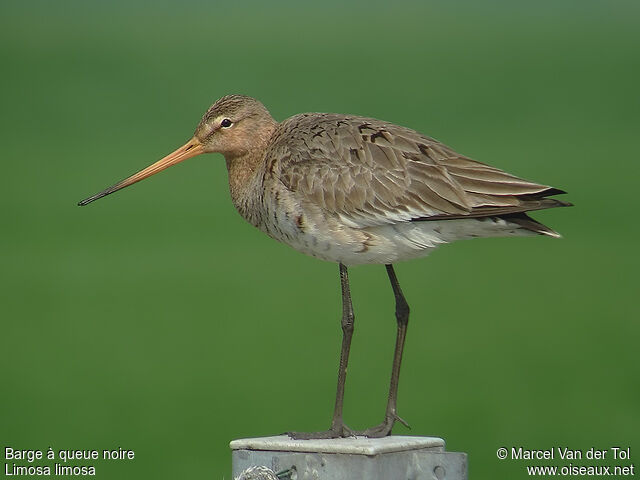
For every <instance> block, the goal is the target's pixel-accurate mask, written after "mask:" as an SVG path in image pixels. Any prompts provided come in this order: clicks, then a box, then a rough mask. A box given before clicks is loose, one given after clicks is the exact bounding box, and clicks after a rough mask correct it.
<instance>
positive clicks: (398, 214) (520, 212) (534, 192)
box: [267, 114, 569, 233]
mask: <svg viewBox="0 0 640 480" xmlns="http://www.w3.org/2000/svg"><path fill="white" fill-rule="evenodd" d="M269 158H271V159H277V160H278V161H277V162H275V163H272V167H271V168H272V170H275V171H273V172H272V173H273V174H275V175H277V176H278V177H279V179H280V181H282V182H283V183H284V184H285V186H287V187H288V188H289V189H291V190H293V191H296V192H298V193H300V194H302V195H303V196H304V197H305V198H306V199H307V201H309V202H313V203H315V204H317V205H319V206H320V207H321V208H323V209H324V210H325V211H328V212H332V213H334V214H336V215H339V216H340V217H341V218H342V219H343V220H346V221H348V222H351V223H353V224H356V225H358V226H361V227H367V226H374V225H381V224H390V223H396V222H400V221H428V220H446V219H459V218H477V217H494V216H509V217H510V218H513V219H517V220H518V221H517V222H516V223H520V224H521V226H522V227H523V228H527V229H530V230H534V231H538V232H539V233H549V232H553V231H552V230H550V229H548V228H547V227H544V226H543V225H541V224H539V223H537V222H535V221H534V220H532V219H529V217H526V215H524V212H527V211H531V210H539V209H545V208H552V207H559V206H566V205H569V204H568V203H565V202H562V201H559V200H555V199H550V198H546V197H547V196H550V195H556V194H559V193H564V192H563V191H561V190H558V189H555V188H552V187H549V186H547V185H542V184H538V183H534V182H530V181H527V180H524V179H521V178H518V177H516V176H514V175H511V174H508V173H506V172H504V171H502V170H500V169H497V168H495V167H492V166H489V165H486V164H484V163H480V162H477V161H475V160H472V159H470V158H468V157H465V156H463V155H460V154H458V153H456V152H455V151H453V150H452V149H451V148H449V147H447V146H446V145H444V144H442V143H440V142H438V141H437V140H434V139H433V138H430V137H427V136H424V135H421V134H420V133H418V132H416V131H413V130H411V129H408V128H404V127H400V126H397V125H393V124H390V123H386V122H383V121H380V120H376V119H372V118H363V117H356V116H345V115H337V114H302V115H296V116H294V117H291V118H289V119H288V120H286V121H285V122H283V123H282V124H281V125H280V126H279V128H278V129H277V130H276V133H275V136H274V139H273V141H272V142H271V145H270V147H269V149H268V150H267V161H269Z"/></svg>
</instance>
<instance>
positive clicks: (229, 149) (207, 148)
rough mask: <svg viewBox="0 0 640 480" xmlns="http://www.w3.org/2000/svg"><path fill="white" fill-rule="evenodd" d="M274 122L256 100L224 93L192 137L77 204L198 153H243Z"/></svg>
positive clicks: (255, 144) (267, 134)
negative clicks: (135, 171) (152, 162)
mask: <svg viewBox="0 0 640 480" xmlns="http://www.w3.org/2000/svg"><path fill="white" fill-rule="evenodd" d="M275 125H276V122H275V120H274V119H273V118H272V117H271V114H269V111H268V110H267V109H266V108H265V107H264V105H262V103H260V102H259V101H258V100H255V99H254V98H251V97H247V96H244V95H227V96H224V97H222V98H220V99H219V100H218V101H216V103H214V104H213V105H212V106H211V107H210V108H209V110H207V112H206V113H205V114H204V116H203V117H202V120H200V123H199V124H198V127H197V128H196V131H195V134H194V136H193V138H192V139H191V140H189V141H188V142H187V143H185V144H184V145H183V146H182V147H180V148H178V149H177V150H176V151H174V152H172V153H170V154H169V155H167V156H166V157H164V158H162V159H160V160H158V161H157V162H156V163H154V164H152V165H149V166H148V167H147V168H144V169H143V170H140V171H139V172H137V173H134V174H133V175H131V176H130V177H127V178H125V179H124V180H121V181H120V182H118V183H116V184H115V185H112V186H111V187H109V188H106V189H104V190H102V191H101V192H99V193H96V194H95V195H93V196H91V197H89V198H86V199H84V200H82V201H81V202H79V203H78V205H80V206H84V205H87V204H89V203H91V202H93V201H94V200H97V199H99V198H102V197H104V196H106V195H109V194H111V193H113V192H116V191H118V190H121V189H123V188H125V187H128V186H129V185H133V184H134V183H136V182H139V181H140V180H143V179H145V178H147V177H150V176H151V175H153V174H155V173H158V172H160V171H162V170H164V169H165V168H168V167H170V166H172V165H176V164H177V163H180V162H182V161H183V160H186V159H187V158H191V157H195V156H196V155H200V154H201V153H222V154H223V155H224V156H225V157H226V158H227V159H233V158H235V157H240V156H243V155H246V154H247V153H249V152H251V151H252V150H254V149H255V148H259V147H261V146H262V145H264V142H265V141H266V140H267V139H268V138H269V137H270V135H271V133H272V132H273V129H274V128H275Z"/></svg>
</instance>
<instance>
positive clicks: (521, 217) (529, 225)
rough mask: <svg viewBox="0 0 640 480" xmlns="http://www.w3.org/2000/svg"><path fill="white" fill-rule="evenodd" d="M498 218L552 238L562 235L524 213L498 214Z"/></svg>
mask: <svg viewBox="0 0 640 480" xmlns="http://www.w3.org/2000/svg"><path fill="white" fill-rule="evenodd" d="M562 203H565V202H562ZM558 206H560V205H558ZM562 206H568V205H562ZM500 218H503V219H504V220H506V221H508V222H510V223H515V224H517V225H520V227H521V228H524V229H525V230H529V231H531V232H535V233H539V234H540V235H547V236H549V237H554V238H561V237H562V235H560V234H559V233H558V232H556V231H555V230H552V229H551V228H549V227H547V226H546V225H543V224H542V223H540V222H538V221H537V220H534V219H533V218H531V217H530V216H529V215H527V214H526V213H512V214H510V215H500Z"/></svg>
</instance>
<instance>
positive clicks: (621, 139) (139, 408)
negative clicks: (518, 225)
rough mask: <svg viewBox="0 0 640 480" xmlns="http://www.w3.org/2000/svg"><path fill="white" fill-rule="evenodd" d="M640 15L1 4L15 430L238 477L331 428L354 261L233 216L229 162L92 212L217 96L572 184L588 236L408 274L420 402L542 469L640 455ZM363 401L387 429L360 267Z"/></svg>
mask: <svg viewBox="0 0 640 480" xmlns="http://www.w3.org/2000/svg"><path fill="white" fill-rule="evenodd" d="M639 14H640V4H638V2H633V1H612V2H595V1H542V2H534V3H530V2H508V1H506V0H505V1H489V2H472V1H463V2H393V4H391V3H388V2H378V1H370V2H354V3H349V4H343V3H341V2H337V1H325V2H321V3H315V4H313V5H312V4H306V3H301V2H300V3H293V2H284V1H276V2H268V3H266V2H257V1H245V2H226V3H223V2H205V1H196V0H191V1H186V2H181V3H179V4H178V2H168V1H164V2H137V1H134V2H124V1H117V2H115V1H113V2H103V3H98V2H81V1H64V2H45V1H41V2H34V1H23V2H19V1H4V2H2V4H1V5H0V27H1V28H0V60H1V64H2V75H0V86H1V88H0V95H1V96H2V115H1V116H0V122H1V125H0V136H1V140H2V143H1V145H2V152H3V153H2V189H1V190H0V200H1V203H0V205H1V208H2V227H1V228H2V230H1V232H2V234H1V235H0V242H1V243H0V246H1V247H2V248H1V249H0V300H1V302H2V313H1V315H2V322H1V332H2V333H1V342H2V343H1V345H2V348H1V354H0V355H1V356H0V359H1V360H2V367H3V374H2V382H1V387H0V388H1V389H2V395H1V402H2V403H1V413H0V415H1V416H0V425H1V427H0V442H2V444H3V446H4V445H7V446H13V447H14V448H39V449H46V448H47V447H48V446H52V447H53V448H54V449H60V448H82V449H89V448H96V449H107V448H116V447H118V446H121V447H123V448H129V449H133V450H135V452H136V459H135V460H134V461H132V462H129V463H127V464H122V463H107V462H100V463H99V464H98V465H97V472H98V477H99V478H122V479H129V478H131V479H133V478H136V479H140V478H229V474H230V453H229V450H228V447H227V444H228V442H229V440H231V439H233V438H239V437H247V436H262V435H270V434H277V433H280V432H283V431H286V430H293V429H295V430H316V429H322V428H326V427H327V426H328V424H329V420H330V415H331V411H332V406H333V396H334V389H335V373H336V369H337V358H338V352H339V346H340V334H341V332H340V328H339V316H340V312H341V309H340V293H339V282H338V269H337V266H335V265H332V264H328V263H323V262H320V261H317V260H315V259H312V258H308V257H305V256H303V255H301V254H298V253H296V252H294V251H293V250H291V249H289V248H288V247H286V246H284V245H280V244H278V243H276V242H274V241H273V240H271V239H269V238H267V237H266V236H264V235H263V234H262V233H260V232H259V231H257V230H255V229H253V227H251V226H250V225H248V224H246V223H245V222H244V220H242V219H241V218H240V216H239V215H238V214H237V213H236V212H235V211H234V209H233V206H232V205H231V202H230V200H229V198H228V197H229V195H228V191H227V185H226V181H227V180H226V170H225V167H224V161H223V159H222V157H221V156H216V155H207V156H202V157H198V158H196V159H193V160H190V161H189V162H186V163H184V164H182V165H180V166H178V167H175V168H173V169H171V170H169V171H168V172H165V173H163V174H161V175H158V176H157V177H154V178H153V179H150V180H148V181H145V182H143V183H141V184H138V185H136V186H135V187H132V188H130V189H127V190H125V191H123V192H120V193H118V194H116V195H114V196H112V197H109V198H108V199H104V200H101V201H99V202H97V203H96V204H94V205H91V206H90V207H87V208H83V209H80V208H77V207H76V206H75V203H76V202H77V201H79V200H81V199H82V198H84V197H86V196H88V195H90V194H93V193H95V192H97V191H98V190H101V189H102V188H104V187H106V186H108V185H111V184H112V183H114V182H115V181H117V180H119V179H121V178H123V177H125V176H127V175H128V174H130V173H133V172H134V171H136V170H138V169H139V168H141V167H144V166H146V165H147V164H149V163H151V162H153V161H155V160H157V159H158V158H160V157H161V156H163V155H164V154H166V153H168V152H170V151H172V150H173V149H174V148H176V147H177V146H179V145H182V143H183V142H184V141H186V140H187V139H188V138H189V137H190V136H191V134H192V132H193V129H194V128H195V126H196V124H197V122H198V120H199V118H200V116H201V115H202V114H203V112H204V111H205V110H206V108H207V107H208V106H209V105H210V104H211V103H212V102H213V101H214V100H215V99H216V98H218V97H220V96H222V95H224V94H228V93H243V94H248V95H252V96H254V97H256V98H258V99H260V100H261V101H263V102H264V103H265V105H266V106H267V107H268V108H269V109H270V110H271V112H272V114H273V115H274V117H275V118H277V119H284V118H286V117H288V116H290V115H293V114H295V113H299V112H303V111H333V112H343V113H356V114H361V115H367V116H374V117H378V118H383V119H385V120H389V121H393V122H396V123H400V124H403V125H406V126H409V127H412V128H415V129H417V130H419V131H422V132H424V133H427V134H429V135H431V136H434V137H436V138H438V139H440V140H442V141H444V142H445V143H448V144H449V145H451V146H452V147H454V148H455V149H457V150H458V151H460V152H462V153H465V154H467V155H469V156H471V157H473V158H476V159H478V160H480V161H484V162H487V163H491V164H493V165H496V166H498V167H501V168H503V169H505V170H507V171H509V172H512V173H514V174H517V175H520V176H523V177H525V178H528V179H531V180H536V181H540V182H542V183H547V184H550V185H554V186H557V187H560V188H563V189H566V190H567V191H569V192H570V195H568V196H567V199H568V200H570V201H572V202H574V203H575V204H576V207H574V208H572V209H558V210H554V211H548V212H541V213H539V214H537V215H536V218H538V219H540V220H542V221H543V222H544V223H547V224H549V225H550V226H552V227H554V228H556V229H557V230H559V231H560V232H561V233H562V234H563V235H564V236H565V238H564V239H563V240H561V241H554V240H551V239H546V238H525V239H490V240H478V241H473V242H460V243H458V244H454V245H450V246H446V247H444V248H442V249H440V250H438V251H437V252H435V253H434V254H433V255H431V256H430V257H429V258H426V259H422V260H418V261H414V262H410V263H406V264H400V265H398V267H397V272H398V275H399V278H400V280H401V283H402V286H403V288H404V291H405V293H406V296H407V298H408V300H409V303H410V305H411V307H412V318H411V323H410V329H409V338H408V344H407V349H406V356H405V363H404V365H403V372H402V381H401V384H400V405H399V413H400V415H401V416H403V417H404V418H405V419H407V420H408V421H409V422H410V423H411V425H412V427H413V430H411V431H407V430H406V429H404V428H403V427H402V426H398V427H396V429H395V433H397V434H417V435H438V436H442V437H444V438H445V439H446V440H447V442H448V449H449V450H452V451H466V452H468V453H469V455H470V471H471V478H490V477H501V478H523V477H524V476H525V474H524V470H523V465H522V463H520V462H515V461H511V462H510V461H503V462H500V461H499V460H497V458H496V455H495V451H496V449H497V448H498V447H501V446H506V447H509V446H512V445H514V446H520V445H521V446H525V447H528V448H550V447H553V446H567V447H569V448H588V447H591V446H595V447H598V448H608V447H610V446H622V447H624V446H630V447H631V449H632V457H633V458H632V460H633V461H635V462H636V463H637V452H639V451H640V442H639V436H638V430H639V428H640V412H639V409H638V405H640V385H639V382H638V378H640V367H639V364H640V362H639V361H638V338H639V336H640V325H639V322H638V318H639V316H638V307H637V304H636V300H637V296H638V277H637V276H638V273H637V272H638V267H639V266H640V265H639V261H638V253H637V242H638V233H639V232H638V222H637V221H636V220H635V217H636V215H635V204H636V202H637V200H636V196H637V185H638V180H639V173H640V168H639V166H638V153H637V151H638V132H639V131H640V130H639V127H640V121H639V119H640V116H639V111H640V110H639V107H640V95H639V93H638V82H639V75H638V74H639V73H640V56H639V55H638V51H639V49H640V41H639V40H640V35H639V33H638V28H637V26H638V21H639V20H640V15H639ZM351 279H352V291H353V296H354V306H355V309H356V334H355V337H354V344H353V349H352V352H353V354H352V360H351V365H350V370H349V378H348V385H347V398H346V412H345V414H346V419H347V422H348V423H349V424H350V425H351V426H352V427H355V428H364V427H366V426H369V425H371V424H373V423H377V422H378V421H379V420H380V419H381V416H382V414H383V410H384V404H385V396H386V391H387V383H388V375H389V370H390V363H391V354H392V350H393V343H394V335H395V320H394V317H393V311H394V305H393V297H392V294H391V290H390V288H389V286H388V284H387V279H386V275H385V272H384V269H383V268H382V267H380V266H364V267H357V268H353V269H351Z"/></svg>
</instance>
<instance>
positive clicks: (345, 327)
mask: <svg viewBox="0 0 640 480" xmlns="http://www.w3.org/2000/svg"><path fill="white" fill-rule="evenodd" d="M340 286H341V287H342V348H341V350H340V367H339V368H338V388H337V389H336V403H335V407H334V409H333V420H332V421H331V430H335V431H340V432H341V433H342V428H343V427H344V423H343V422H342V406H343V404H344V383H345V380H346V378H347V365H348V363H349V351H350V350H351V337H353V323H354V320H355V316H354V315H353V305H352V304H351V291H350V289H349V273H348V272H347V267H345V266H344V265H343V264H340Z"/></svg>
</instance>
